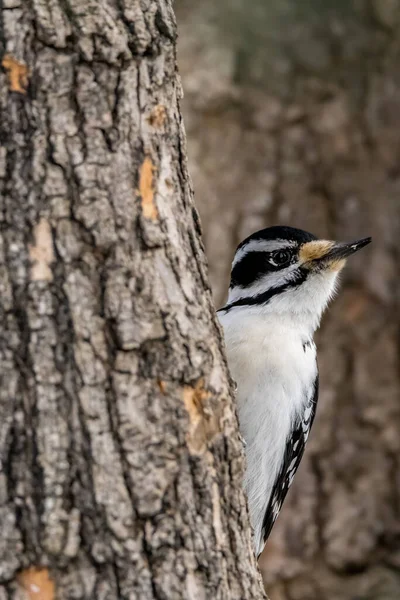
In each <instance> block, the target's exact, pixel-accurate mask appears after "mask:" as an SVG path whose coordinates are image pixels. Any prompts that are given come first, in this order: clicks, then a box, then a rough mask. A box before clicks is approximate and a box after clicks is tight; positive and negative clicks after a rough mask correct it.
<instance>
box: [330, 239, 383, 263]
mask: <svg viewBox="0 0 400 600" xmlns="http://www.w3.org/2000/svg"><path fill="white" fill-rule="evenodd" d="M371 241H372V238H370V237H367V238H363V239H362V240H358V241H357V242H349V243H347V244H346V243H343V242H339V243H337V244H335V245H334V246H332V248H331V249H330V250H329V252H328V253H327V254H325V256H323V257H321V260H323V261H326V260H328V261H331V260H340V259H341V258H347V257H348V256H350V255H351V254H354V252H357V251H358V250H360V249H361V248H364V246H367V244H369V243H370V242H371Z"/></svg>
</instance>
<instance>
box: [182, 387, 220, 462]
mask: <svg viewBox="0 0 400 600" xmlns="http://www.w3.org/2000/svg"><path fill="white" fill-rule="evenodd" d="M203 386H204V382H203V381H202V380H200V381H198V383H197V384H196V387H191V386H188V385H187V386H185V387H184V389H183V402H184V404H185V407H186V410H187V412H188V414H189V420H190V425H189V430H188V432H187V436H186V439H187V444H188V448H189V450H190V451H191V452H193V453H194V454H202V453H203V452H204V451H205V449H206V444H207V441H209V440H211V439H212V438H213V437H214V436H215V435H216V434H217V433H218V432H219V430H220V429H219V424H218V418H217V416H216V415H215V414H209V413H208V411H207V409H206V408H205V402H206V401H207V399H208V398H209V396H210V394H209V392H207V390H205V389H204V387H203Z"/></svg>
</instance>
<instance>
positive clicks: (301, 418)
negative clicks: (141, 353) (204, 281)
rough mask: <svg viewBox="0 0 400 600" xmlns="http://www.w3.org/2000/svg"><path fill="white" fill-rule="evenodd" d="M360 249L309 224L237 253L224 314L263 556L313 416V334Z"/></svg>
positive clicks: (259, 235)
mask: <svg viewBox="0 0 400 600" xmlns="http://www.w3.org/2000/svg"><path fill="white" fill-rule="evenodd" d="M365 243H367V242H366V241H365V240H363V241H362V242H360V243H358V244H359V246H358V247H361V244H364V245H365ZM353 246H354V244H353ZM358 247H357V248H355V249H352V250H350V245H343V244H342V245H340V244H334V243H333V242H328V241H324V240H317V239H316V238H315V237H314V236H313V235H311V234H308V233H307V232H303V231H301V230H297V229H293V228H287V227H272V228H268V229H265V230H262V231H260V232H256V233H255V234H253V236H250V237H249V238H247V239H246V240H245V241H244V242H242V244H241V245H240V246H239V247H238V249H237V251H236V254H235V258H234V261H233V265H232V276H231V287H230V291H229V297H228V301H227V304H226V305H225V306H224V307H223V308H222V309H220V310H219V311H218V316H219V319H220V321H221V324H222V326H223V328H224V334H225V342H226V350H227V358H228V365H229V368H230V371H231V374H232V377H233V378H234V380H235V381H236V383H237V405H238V416H239V425H240V431H241V434H242V437H243V438H244V441H245V444H246V463H247V466H246V472H245V479H244V488H245V491H246V493H247V497H248V505H249V512H250V520H251V523H252V525H253V529H254V548H255V552H256V554H257V555H259V554H260V553H261V551H262V549H263V547H264V544H265V541H266V539H267V537H268V535H269V533H270V531H271V528H272V526H273V524H274V522H275V519H276V517H277V516H278V514H279V511H280V509H281V506H282V503H283V501H284V499H285V496H286V493H287V491H288V489H289V487H290V484H291V483H292V480H293V477H294V474H295V472H296V470H297V467H298V465H299V463H300V461H301V458H302V455H303V451H304V447H305V444H306V442H307V439H308V435H309V432H310V428H311V425H312V422H313V419H314V414H315V408H316V403H317V399H318V368H317V360H316V347H315V344H314V341H313V335H314V332H315V330H316V329H317V327H318V325H319V322H320V319H321V315H322V312H323V310H324V309H325V307H326V305H327V303H328V301H329V299H330V298H331V297H332V295H333V293H334V291H335V286H336V280H337V275H338V272H339V271H340V269H341V268H342V267H343V264H344V257H345V256H347V255H348V254H351V253H352V252H353V251H355V250H356V249H358ZM328 255H329V256H330V258H327V257H328Z"/></svg>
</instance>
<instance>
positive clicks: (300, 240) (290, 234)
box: [237, 225, 318, 250]
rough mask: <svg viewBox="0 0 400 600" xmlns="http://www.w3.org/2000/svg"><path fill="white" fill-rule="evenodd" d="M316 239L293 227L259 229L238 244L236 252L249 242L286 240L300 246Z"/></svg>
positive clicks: (310, 234)
mask: <svg viewBox="0 0 400 600" xmlns="http://www.w3.org/2000/svg"><path fill="white" fill-rule="evenodd" d="M316 239H318V238H317V237H316V236H315V235H313V234H312V233H309V232H308V231H303V230H302V229H296V228H295V227H284V226H280V225H276V226H274V227H266V228H265V229H260V230H259V231H256V232H255V233H252V234H251V235H249V237H247V238H246V239H245V240H243V242H241V243H240V244H239V246H238V247H237V250H239V248H242V247H243V246H244V245H246V244H248V243H249V242H250V241H251V240H271V241H272V240H288V241H291V242H297V244H298V245H299V246H301V244H305V243H306V242H312V241H313V240H316Z"/></svg>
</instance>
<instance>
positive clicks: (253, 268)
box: [230, 251, 275, 288]
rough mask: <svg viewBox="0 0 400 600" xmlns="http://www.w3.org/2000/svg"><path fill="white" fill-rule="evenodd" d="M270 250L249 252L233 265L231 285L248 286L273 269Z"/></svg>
mask: <svg viewBox="0 0 400 600" xmlns="http://www.w3.org/2000/svg"><path fill="white" fill-rule="evenodd" d="M269 257H270V255H269V253H268V252H257V251H254V252H249V253H248V254H245V255H244V256H243V258H242V259H241V260H240V261H239V262H238V263H237V264H236V265H235V266H234V267H233V269H232V273H231V284H230V287H231V288H233V287H236V286H240V287H246V286H248V285H251V284H252V283H255V282H256V281H257V279H260V277H262V275H265V274H266V273H268V272H270V271H273V270H275V269H273V268H272V265H271V263H270V262H269Z"/></svg>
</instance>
